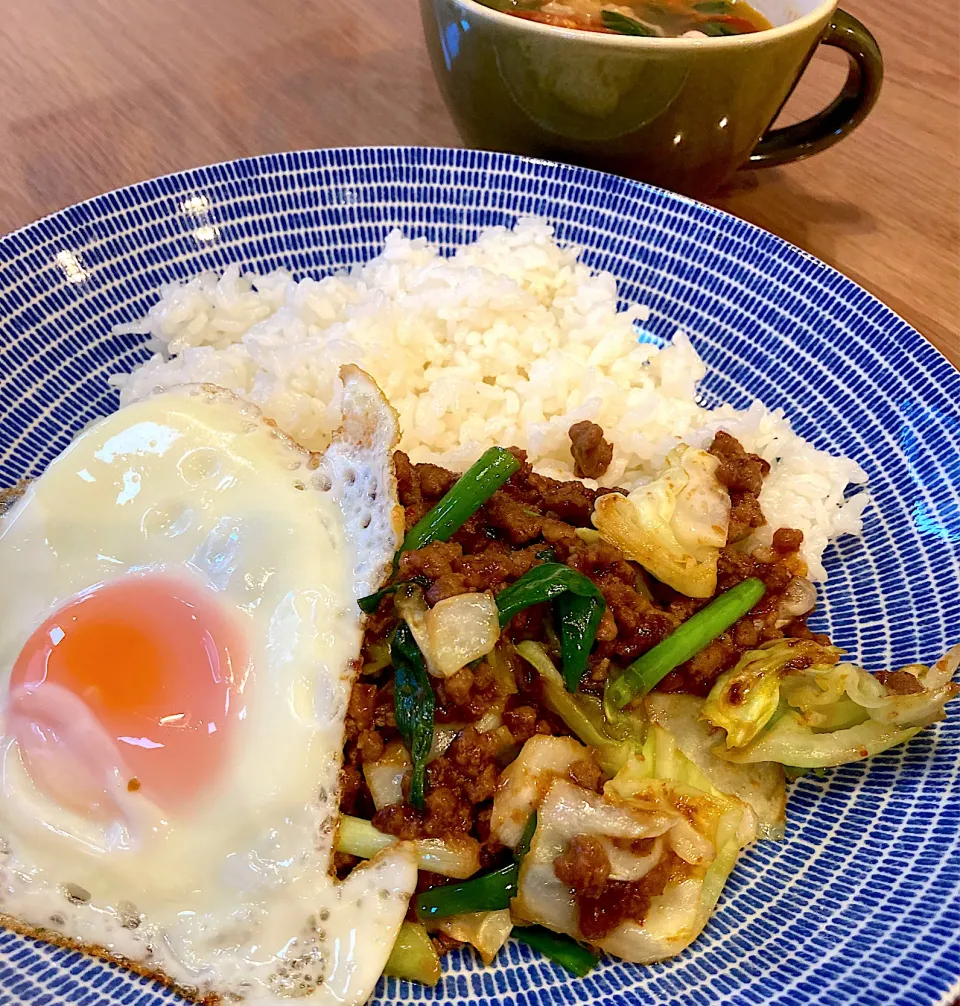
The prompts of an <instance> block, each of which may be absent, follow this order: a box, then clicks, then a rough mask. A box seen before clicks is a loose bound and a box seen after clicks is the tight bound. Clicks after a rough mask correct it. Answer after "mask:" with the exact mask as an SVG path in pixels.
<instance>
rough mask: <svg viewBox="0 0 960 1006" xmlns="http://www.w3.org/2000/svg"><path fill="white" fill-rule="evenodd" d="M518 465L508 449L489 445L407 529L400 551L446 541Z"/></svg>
mask: <svg viewBox="0 0 960 1006" xmlns="http://www.w3.org/2000/svg"><path fill="white" fill-rule="evenodd" d="M519 468H520V462H519V461H517V459H516V458H515V457H514V456H513V455H512V454H511V453H510V452H509V451H507V450H504V449H503V448H502V447H491V448H490V450H488V451H486V452H485V453H484V454H483V456H482V457H481V458H480V460H479V461H477V462H476V463H475V464H473V465H471V466H470V467H469V468H468V469H467V470H466V471H465V472H464V473H463V474H462V475H461V476H460V478H458V479H457V481H456V483H455V484H454V486H453V488H452V489H451V490H450V492H448V493H447V495H446V496H444V497H443V499H442V500H440V502H439V503H437V504H436V505H435V506H434V507H433V508H432V509H430V510H429V511H428V512H427V513H426V514H425V515H424V516H423V517H422V518H421V519H420V520H418V521H417V523H416V524H414V525H413V527H412V528H410V530H409V531H408V532H407V536H406V537H405V538H404V539H403V544H402V545H401V546H400V552H409V551H411V550H412V549H415V548H423V547H424V545H429V544H430V542H432V541H448V540H449V539H450V538H451V537H452V536H453V535H454V534H455V533H456V532H457V531H458V530H459V529H460V528H461V527H463V525H464V524H465V523H466V522H467V520H468V519H469V518H470V517H472V516H473V515H474V514H475V513H476V512H477V511H478V510H479V509H480V507H482V506H483V504H484V503H486V502H487V500H488V499H490V497H491V496H492V495H493V494H494V493H495V492H496V491H497V490H498V489H499V488H500V486H502V485H503V483H504V482H506V481H507V479H508V478H510V476H511V475H512V474H513V473H514V472H515V471H517V470H518V469H519ZM397 554H398V555H399V554H400V553H399V552H398V553H397Z"/></svg>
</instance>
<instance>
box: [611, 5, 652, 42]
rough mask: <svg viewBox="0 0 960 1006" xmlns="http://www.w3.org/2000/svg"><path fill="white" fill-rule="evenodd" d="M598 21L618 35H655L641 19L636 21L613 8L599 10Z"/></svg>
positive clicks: (648, 36)
mask: <svg viewBox="0 0 960 1006" xmlns="http://www.w3.org/2000/svg"><path fill="white" fill-rule="evenodd" d="M600 21H601V23H602V24H603V27H604V28H607V29H608V30H609V31H615V32H616V33H617V34H618V35H642V36H644V37H645V38H651V37H653V36H654V35H656V32H655V31H654V30H653V29H652V28H648V27H647V26H646V25H645V24H644V23H643V22H642V21H637V20H635V19H634V18H632V17H627V15H626V14H620V13H618V12H617V11H615V10H605V11H601V12H600Z"/></svg>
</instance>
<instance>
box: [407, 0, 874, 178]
mask: <svg viewBox="0 0 960 1006" xmlns="http://www.w3.org/2000/svg"><path fill="white" fill-rule="evenodd" d="M753 6H754V8H755V9H757V10H759V11H760V13H762V14H764V15H765V16H766V17H767V19H768V20H769V21H770V22H771V24H772V25H773V28H771V29H768V30H766V31H760V32H756V33H753V34H747V35H730V36H722V37H719V38H714V37H710V38H644V37H637V36H630V35H613V34H601V33H597V32H586V31H577V30H572V29H568V28H556V27H553V26H551V25H544V24H540V23H538V22H535V21H529V20H526V19H523V18H518V17H515V16H513V15H511V14H506V13H502V12H500V11H496V10H492V9H491V8H489V7H485V6H483V5H482V4H480V3H478V2H476V0H420V10H421V16H422V19H423V27H424V32H425V34H426V40H427V46H428V48H429V50H430V56H431V60H432V62H433V67H434V72H435V73H436V76H437V80H438V81H439V83H440V86H441V89H442V91H443V94H444V98H445V100H446V102H447V105H448V107H449V108H450V111H451V112H452V114H453V117H454V119H455V121H456V124H457V127H458V129H459V130H460V133H461V135H462V137H463V139H464V142H465V143H466V144H467V145H468V146H474V147H481V148H488V149H493V150H504V151H510V152H513V153H520V154H530V155H533V156H537V157H545V158H550V159H552V160H565V161H572V162H574V163H580V164H584V165H587V166H589V167H593V168H599V169H601V170H604V171H612V172H615V173H617V174H622V175H628V176H630V177H633V178H639V179H642V180H644V181H649V182H653V183H655V184H657V185H662V186H665V187H667V188H672V189H675V190H677V191H680V192H687V193H690V194H694V195H697V194H706V193H709V192H712V191H715V190H716V189H717V188H718V187H719V186H720V185H722V184H723V183H724V182H725V181H726V180H728V179H729V178H730V177H731V176H732V175H733V174H734V172H736V171H737V170H738V169H740V168H743V167H763V166H765V165H775V164H785V163H786V162H788V161H793V160H797V159H798V158H801V157H807V156H809V155H810V154H815V153H817V152H818V151H821V150H825V149H826V148H827V147H829V146H831V145H832V144H834V143H836V142H837V141H838V140H841V139H842V138H843V137H844V136H846V135H848V134H849V133H850V132H851V130H853V129H854V128H855V127H856V126H857V125H858V124H859V123H860V122H862V121H863V119H864V118H865V117H866V115H867V114H868V113H869V111H870V109H871V108H872V107H873V105H874V103H875V102H876V99H877V96H878V94H879V91H880V85H881V81H882V79H883V59H882V57H881V54H880V49H879V48H878V46H877V43H876V41H875V39H874V38H873V36H872V35H871V34H870V32H869V31H868V30H867V29H866V28H865V27H864V26H863V24H861V23H860V22H859V21H858V20H857V19H856V18H854V17H852V16H851V15H849V14H847V13H845V12H844V11H842V10H837V7H836V0H826V2H824V0H754V3H753ZM819 45H830V46H836V47H838V48H840V49H842V50H844V51H845V52H846V53H847V54H848V55H849V57H850V67H849V73H848V76H847V79H846V82H845V84H844V86H843V89H842V91H841V92H840V94H839V95H838V96H837V97H836V99H835V100H834V101H833V102H832V103H831V104H830V105H829V106H828V107H827V108H825V109H824V110H823V111H821V112H819V113H818V114H816V115H814V116H813V117H812V118H810V119H807V120H805V121H803V122H799V123H796V124H794V125H790V126H785V127H781V128H772V124H773V122H774V120H775V119H776V118H777V115H778V114H779V112H780V110H781V108H782V107H783V105H784V103H785V102H786V100H787V98H788V97H789V96H790V94H791V92H792V91H793V89H794V88H795V87H796V85H797V82H798V80H799V79H800V76H801V74H802V73H803V72H804V70H805V69H806V68H807V64H808V63H809V61H810V59H811V57H812V56H813V54H814V52H815V51H816V49H817V47H818V46H819Z"/></svg>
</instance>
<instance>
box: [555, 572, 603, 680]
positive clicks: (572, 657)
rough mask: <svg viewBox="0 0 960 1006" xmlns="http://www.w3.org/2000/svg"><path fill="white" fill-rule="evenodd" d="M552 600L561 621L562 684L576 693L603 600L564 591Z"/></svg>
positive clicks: (601, 611) (595, 634) (591, 644)
mask: <svg viewBox="0 0 960 1006" xmlns="http://www.w3.org/2000/svg"><path fill="white" fill-rule="evenodd" d="M553 603H554V609H555V610H556V613H557V621H558V622H559V623H560V656H561V658H562V660H563V683H564V684H565V685H566V688H567V691H568V692H575V691H576V690H577V689H578V688H579V687H580V681H581V679H582V678H583V675H584V672H585V671H586V669H587V661H588V660H589V659H590V651H591V650H592V649H593V644H594V641H595V640H596V638H597V628H598V626H599V625H600V619H601V618H603V612H604V610H605V608H606V606H607V605H606V602H605V601H604V600H603V598H601V599H600V600H597V598H595V597H583V596H582V595H580V594H573V593H571V592H569V591H568V592H567V593H566V594H561V595H560V596H559V597H558V598H557V599H556V601H554V602H553Z"/></svg>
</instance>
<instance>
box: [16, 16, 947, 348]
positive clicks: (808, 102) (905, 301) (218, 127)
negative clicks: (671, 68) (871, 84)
mask: <svg viewBox="0 0 960 1006" xmlns="http://www.w3.org/2000/svg"><path fill="white" fill-rule="evenodd" d="M843 5H844V8H845V9H846V10H848V11H849V12H850V13H852V14H855V15H856V16H858V17H860V18H861V19H862V20H863V21H865V22H866V23H867V24H868V26H869V27H871V28H872V30H873V31H874V32H875V34H876V35H877V38H878V39H879V41H880V44H881V47H882V48H883V51H884V54H885V57H886V62H887V78H886V85H885V88H884V93H883V95H882V97H881V99H880V103H879V105H878V107H877V109H876V110H875V111H874V113H873V115H872V116H871V117H870V118H869V119H868V120H867V122H866V124H865V125H863V126H862V127H861V128H860V129H859V130H858V131H857V132H856V133H855V134H854V135H853V136H851V137H850V138H848V139H847V140H845V141H844V142H842V143H841V144H840V145H839V146H837V147H836V148H834V149H833V150H830V151H827V152H826V153H824V154H821V155H820V156H818V157H814V158H811V159H810V160H808V161H805V162H802V163H800V164H794V165H790V166H787V167H784V168H779V169H768V170H766V171H762V172H756V173H750V174H747V173H745V174H744V175H743V176H742V177H741V178H740V179H738V181H737V183H736V184H735V185H734V186H732V187H731V189H730V190H729V191H728V192H725V193H723V194H721V195H720V196H719V197H718V198H717V199H716V200H715V202H716V204H717V205H718V206H721V207H723V208H725V209H727V210H730V211H731V212H733V213H736V214H737V215H739V216H741V217H744V218H746V219H748V220H751V221H753V222H754V223H757V224H760V225H761V226H763V227H766V228H768V229H769V230H771V231H774V232H775V233H777V234H780V235H781V236H783V237H785V238H787V239H788V240H790V241H792V242H794V243H795V244H797V245H799V246H800V247H801V248H805V249H806V250H807V251H810V252H812V253H813V254H814V255H817V256H818V257H820V258H822V259H823V260H824V261H826V262H829V263H830V264H831V265H834V266H836V267H837V268H838V269H840V270H842V271H843V272H845V273H846V274H847V275H848V276H850V277H852V278H853V279H854V280H856V281H857V282H858V283H860V284H862V285H863V286H865V287H866V288H867V289H869V290H870V291H872V292H873V293H875V294H876V295H877V296H879V297H880V298H881V299H883V300H884V301H886V302H887V303H888V304H889V305H890V306H891V307H892V308H894V310H896V311H898V312H899V313H900V314H901V315H903V317H905V318H906V319H907V320H908V321H909V322H911V323H912V324H913V325H915V326H916V327H917V328H919V329H920V331H921V332H923V333H924V334H925V335H926V336H927V337H928V338H929V339H930V340H931V341H932V342H934V343H935V344H936V345H937V346H938V347H939V348H940V349H941V350H942V351H943V352H944V353H946V354H947V355H948V356H949V357H950V358H951V359H952V360H953V362H954V363H960V4H958V2H957V0H844V4H843ZM844 72H845V69H844V57H842V56H841V55H840V54H838V53H827V52H825V53H824V54H823V55H820V56H818V57H817V58H816V59H815V60H814V62H813V63H812V64H811V66H810V68H809V69H808V71H807V74H806V77H805V78H804V81H803V82H802V84H801V86H800V88H799V89H798V92H797V94H796V95H795V96H794V98H793V99H792V100H791V103H790V105H789V107H788V108H787V110H786V112H785V116H786V118H788V119H789V118H798V117H800V116H802V115H804V114H809V112H811V111H813V110H814V109H816V107H817V106H818V105H823V104H825V103H826V102H827V101H828V100H829V99H830V98H831V97H832V96H833V94H835V93H836V91H837V90H838V88H839V86H840V83H841V81H842V79H843V75H844ZM395 143H400V144H406V143H412V144H431V145H456V144H458V143H459V139H458V137H457V134H456V131H455V130H454V128H453V125H452V123H451V122H450V119H449V117H448V115H447V113H446V110H445V109H444V106H443V103H442V101H441V99H440V94H439V92H438V90H437V87H436V85H435V83H434V81H433V77H432V74H431V71H430V67H429V65H428V62H427V57H426V52H425V50H424V45H423V40H422V38H421V28H420V21H419V16H418V12H417V4H416V0H378V2H374V0H83V2H79V3H78V2H76V0H0V232H4V231H7V230H11V229H13V228H15V227H18V226H21V225H22V224H25V223H28V222H29V221H31V220H33V219H35V218H36V217H39V216H42V215H43V214H46V213H49V212H51V211H53V210H56V209H59V208H61V207H63V206H66V205H69V204H70V203H73V202H76V201H77V200H80V199H85V198H87V197H89V196H92V195H95V194H97V193H99V192H102V191H104V190H106V189H111V188H114V187H116V186H118V185H126V184H128V183H131V182H135V181H139V180H142V179H145V178H149V177H151V176H154V175H159V174H163V173H165V172H169V171H176V170H179V169H182V168H189V167H194V166H196V165H200V164H205V163H209V162H211V161H218V160H223V159H227V158H233V157H242V156H246V155H250V154H260V153H265V152H268V151H276V150H288V149H291V148H297V147H324V146H339V145H351V144H395Z"/></svg>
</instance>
